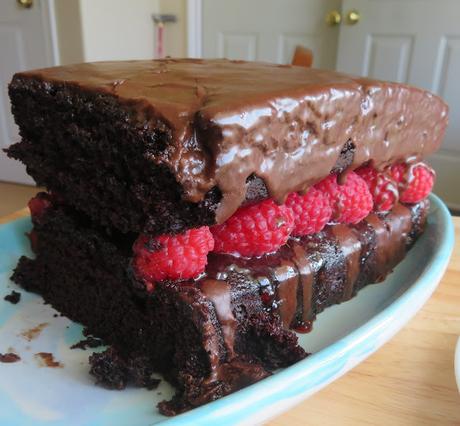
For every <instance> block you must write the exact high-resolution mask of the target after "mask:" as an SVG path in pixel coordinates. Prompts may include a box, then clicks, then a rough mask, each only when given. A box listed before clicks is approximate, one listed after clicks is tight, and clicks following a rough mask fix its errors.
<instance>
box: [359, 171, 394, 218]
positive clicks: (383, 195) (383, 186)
mask: <svg viewBox="0 0 460 426" xmlns="http://www.w3.org/2000/svg"><path fill="white" fill-rule="evenodd" d="M355 172H356V174H357V175H358V176H360V177H361V178H363V179H364V181H365V182H366V184H367V186H368V188H369V191H370V193H371V195H372V198H373V200H374V210H375V211H378V212H387V211H389V210H391V209H392V208H393V206H394V204H395V203H396V201H397V200H398V197H399V195H398V188H397V186H396V183H395V182H394V181H393V179H391V178H390V177H389V176H388V175H387V174H385V173H381V172H378V171H377V170H375V169H374V168H373V167H371V166H364V167H360V168H359V169H357V170H355Z"/></svg>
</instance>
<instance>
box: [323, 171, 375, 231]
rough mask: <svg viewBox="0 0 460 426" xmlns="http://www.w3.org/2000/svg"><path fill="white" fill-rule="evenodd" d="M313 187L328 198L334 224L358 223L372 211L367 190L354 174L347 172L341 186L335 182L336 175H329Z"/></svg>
mask: <svg viewBox="0 0 460 426" xmlns="http://www.w3.org/2000/svg"><path fill="white" fill-rule="evenodd" d="M315 187H316V189H318V190H320V191H322V192H323V193H324V194H326V195H327V197H329V202H330V203H331V207H332V219H333V220H334V221H335V222H338V223H358V222H360V221H361V220H362V219H364V218H365V217H366V216H367V215H368V214H369V213H370V212H371V210H372V207H373V203H372V195H371V193H370V192H369V188H368V187H367V184H366V182H365V181H364V180H363V179H362V178H360V177H359V176H358V175H357V174H356V173H355V172H348V173H347V174H346V175H345V176H344V182H343V183H341V184H339V183H338V182H337V175H329V176H328V177H327V178H325V179H323V180H322V181H321V182H319V183H317V184H316V185H315Z"/></svg>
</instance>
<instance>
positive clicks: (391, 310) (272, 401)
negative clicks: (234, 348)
mask: <svg viewBox="0 0 460 426" xmlns="http://www.w3.org/2000/svg"><path fill="white" fill-rule="evenodd" d="M430 201H431V210H430V216H431V215H436V219H437V221H438V222H439V225H440V229H441V231H440V233H441V237H440V239H439V246H438V247H437V256H435V257H434V258H432V259H431V260H430V261H429V262H427V264H426V265H425V268H424V270H423V272H422V273H421V275H420V277H419V278H418V279H417V281H416V282H415V283H414V284H413V285H412V286H411V287H410V288H408V289H407V290H406V291H405V292H404V293H403V294H402V295H401V296H400V297H398V299H396V300H395V301H394V302H393V303H391V304H390V305H389V306H387V307H386V308H385V309H383V310H382V311H381V312H380V313H378V314H377V315H376V316H374V317H373V318H372V319H370V320H369V321H368V322H367V323H366V324H364V325H362V326H361V327H359V328H357V329H356V330H354V331H352V332H351V333H349V334H348V335H347V336H345V337H343V338H341V339H340V340H338V341H336V342H335V343H333V344H331V345H329V346H328V347H326V348H324V349H322V350H320V351H318V352H317V353H315V354H312V355H310V356H309V357H307V358H305V359H304V360H302V361H299V362H297V363H295V364H293V365H292V366H290V367H288V368H286V369H284V370H281V371H279V372H277V373H276V374H274V375H273V376H270V377H268V378H266V379H264V380H262V381H260V382H257V383H255V384H253V385H251V386H248V387H247V388H244V389H241V390H240V391H238V392H235V393H233V394H230V395H228V396H226V397H224V398H221V399H219V400H217V401H213V402H210V403H208V404H206V405H203V406H201V407H198V408H195V409H193V410H191V411H188V412H186V413H183V414H180V415H178V416H175V417H172V418H170V419H166V420H164V421H161V422H159V423H156V424H158V425H162V426H178V425H180V426H184V425H189V424H190V425H203V426H204V425H216V424H219V426H226V425H235V424H250V423H247V422H248V419H249V418H252V419H253V420H252V421H253V422H254V421H255V420H254V419H257V418H258V416H257V414H258V413H263V412H264V410H267V411H270V410H271V408H272V407H273V406H275V405H279V404H283V403H285V409H286V408H289V407H290V406H292V405H294V404H295V403H296V402H299V401H300V400H301V399H303V398H304V397H306V396H308V395H311V394H312V393H313V392H314V391H316V390H319V389H320V388H322V387H324V386H326V385H327V384H328V383H330V382H332V381H333V380H334V379H335V378H336V377H338V376H340V375H341V374H342V373H343V372H344V370H345V371H348V370H349V369H351V368H352V367H353V366H354V365H356V364H357V363H358V362H359V361H361V360H363V359H364V358H366V357H367V356H368V355H370V354H371V353H373V352H374V351H375V350H377V349H378V348H379V347H380V346H381V345H382V344H383V343H384V342H385V341H386V340H388V339H384V340H383V341H380V340H382V339H381V337H382V335H383V334H385V330H386V329H389V328H390V327H391V323H392V319H394V318H395V317H398V316H400V315H401V314H403V313H404V312H405V311H406V308H407V307H408V306H411V309H408V310H409V311H411V315H410V316H411V317H412V316H413V315H415V313H416V312H417V311H418V309H414V307H413V305H414V301H415V300H419V301H421V302H420V307H421V306H422V305H423V304H424V303H425V301H426V300H427V299H428V298H429V296H430V295H431V294H432V292H433V291H434V290H435V288H436V286H437V283H438V281H439V277H440V276H442V274H443V273H444V271H445V269H446V268H447V265H448V263H449V259H450V255H451V254H452V250H453V247H454V240H455V239H454V227H453V224H452V218H451V215H450V213H449V210H448V209H447V207H446V206H445V204H444V203H443V202H442V200H441V199H440V198H439V197H437V196H436V195H434V194H431V195H430ZM398 329H399V328H396V329H395V330H393V331H390V334H391V335H393V334H395V333H396V332H397V331H398ZM312 389H314V390H313V391H312ZM302 395H304V396H302ZM280 412H281V411H279V412H278V411H277V414H279V413H280ZM262 417H264V416H263V415H262V416H261V417H260V418H262ZM267 417H268V416H267Z"/></svg>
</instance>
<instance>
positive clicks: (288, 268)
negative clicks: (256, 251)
mask: <svg viewBox="0 0 460 426" xmlns="http://www.w3.org/2000/svg"><path fill="white" fill-rule="evenodd" d="M428 205H429V203H428V201H427V200H425V201H423V202H421V203H419V204H418V205H414V206H405V205H402V204H396V205H395V207H394V208H393V210H392V211H390V212H388V213H386V214H377V213H372V214H370V215H369V216H368V217H367V218H366V219H365V221H363V222H362V223H360V224H357V225H342V224H339V225H330V226H328V227H326V228H325V229H324V231H322V232H321V233H319V234H317V235H313V236H305V237H302V238H291V239H290V240H289V241H288V243H287V244H286V245H285V246H283V247H282V248H281V249H280V250H279V251H278V252H277V253H275V254H271V255H266V256H263V257H261V258H257V259H245V258H234V257H232V256H225V255H213V256H210V261H209V262H210V263H209V265H208V268H207V274H208V276H219V277H220V278H221V279H223V280H226V281H227V283H228V284H227V285H226V286H225V285H224V284H222V283H225V281H215V280H213V279H209V278H204V279H203V281H201V282H200V283H199V285H200V286H201V288H202V286H203V283H204V284H205V285H206V288H207V290H206V292H208V294H207V295H206V297H208V298H209V299H210V300H212V301H213V303H214V305H215V306H216V312H217V317H218V318H221V317H222V318H223V319H224V321H223V322H222V329H223V330H224V331H223V333H224V336H225V335H226V334H228V333H229V331H228V323H229V321H228V320H229V318H231V317H232V316H231V315H229V312H231V310H230V308H229V305H228V304H227V302H225V303H222V301H223V300H226V301H227V300H230V294H231V291H232V281H233V279H234V275H233V274H235V273H237V274H238V275H241V276H243V277H244V279H245V280H247V281H249V282H252V283H253V286H254V288H255V290H254V291H257V292H258V293H259V294H260V297H261V299H262V300H263V302H264V304H265V306H266V309H268V310H269V311H272V312H273V313H275V314H276V315H278V316H279V317H280V320H281V322H282V324H283V326H284V327H285V328H292V329H297V330H300V329H304V328H305V327H306V326H308V324H309V323H310V322H311V321H312V320H313V319H314V318H315V316H316V314H318V313H319V312H321V311H322V310H323V309H324V307H321V302H320V301H319V300H313V287H314V286H315V283H317V284H319V283H318V281H319V280H323V281H324V280H325V279H326V280H327V278H324V277H328V276H330V277H331V278H330V279H329V281H330V282H327V283H322V284H323V286H325V287H327V288H331V289H336V290H334V291H335V292H336V293H338V295H336V296H335V298H336V299H335V300H336V303H341V302H344V301H346V300H349V299H351V298H352V297H353V296H354V295H355V294H356V292H357V291H358V290H359V289H360V288H361V287H362V285H363V281H365V283H366V284H369V283H370V282H379V281H382V280H383V279H384V278H385V277H386V275H387V274H388V273H389V272H391V270H392V269H393V268H394V267H395V266H396V265H397V264H398V263H399V262H400V261H401V260H402V259H403V257H404V256H405V254H406V252H407V250H408V249H409V247H410V245H411V244H412V243H413V239H412V238H411V237H410V233H411V231H412V230H414V229H415V228H416V227H419V225H418V224H420V223H423V222H424V220H425V215H426V212H427V210H428ZM364 228H365V229H364ZM363 230H364V232H363ZM417 232H420V229H417ZM369 241H373V242H374V244H373V246H372V248H371V249H370V246H369ZM324 247H326V249H325V248H324ZM330 247H332V248H333V250H332V249H331V248H330ZM320 251H321V252H322V255H321V257H322V258H321V259H318V252H320ZM328 256H330V257H336V259H332V260H328V259H327V257H328ZM337 262H338V263H337ZM337 269H338V271H337ZM212 283H218V284H219V285H218V286H217V289H215V290H214V289H211V284H212ZM317 291H318V290H317ZM216 294H217V295H218V296H217V297H216ZM267 296H268V299H267ZM319 296H320V295H319ZM317 297H318V295H317ZM216 300H218V302H217V303H216V302H215V301H216ZM313 307H314V308H313ZM232 324H234V326H235V327H236V323H232ZM307 328H308V327H307ZM226 329H227V331H225V330H226ZM234 334H235V330H233V331H232V332H231V333H230V335H231V336H234ZM232 339H233V338H232ZM224 340H225V343H226V345H228V344H229V342H230V341H231V339H228V337H224ZM227 348H228V346H227ZM229 352H230V353H232V351H229Z"/></svg>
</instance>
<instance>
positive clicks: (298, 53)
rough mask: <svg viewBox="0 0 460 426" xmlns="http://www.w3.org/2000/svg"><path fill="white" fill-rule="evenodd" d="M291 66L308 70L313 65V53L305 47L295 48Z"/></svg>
mask: <svg viewBox="0 0 460 426" xmlns="http://www.w3.org/2000/svg"><path fill="white" fill-rule="evenodd" d="M291 64H292V65H298V66H300V67H307V68H310V67H311V66H312V64H313V52H312V51H311V50H310V49H308V48H307V47H303V46H296V48H295V52H294V56H293V58H292V61H291Z"/></svg>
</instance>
